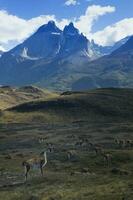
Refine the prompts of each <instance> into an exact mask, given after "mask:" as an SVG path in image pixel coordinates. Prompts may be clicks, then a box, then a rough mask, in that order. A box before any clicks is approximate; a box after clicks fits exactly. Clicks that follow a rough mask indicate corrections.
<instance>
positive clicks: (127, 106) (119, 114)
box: [0, 88, 133, 123]
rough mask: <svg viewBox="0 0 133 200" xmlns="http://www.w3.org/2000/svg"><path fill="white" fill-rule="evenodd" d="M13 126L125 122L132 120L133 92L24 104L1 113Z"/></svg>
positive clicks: (101, 92)
mask: <svg viewBox="0 0 133 200" xmlns="http://www.w3.org/2000/svg"><path fill="white" fill-rule="evenodd" d="M0 119H1V120H11V121H12V120H14V122H15V121H16V122H26V121H28V122H31V121H32V122H37V121H38V122H45V123H46V122H50V123H51V122H53V123H55V122H75V121H88V123H89V122H90V123H91V122H95V123H99V122H103V123H106V122H109V123H111V122H126V121H132V120H133V89H111V88H110V89H96V90H90V91H86V92H77V93H76V92H70V93H69V92H67V93H64V94H62V95H61V96H59V97H56V98H52V99H48V100H41V101H40V100H38V101H32V102H28V103H24V104H21V105H18V106H15V107H13V108H10V109H8V110H6V111H5V112H4V115H2V116H1V118H0Z"/></svg>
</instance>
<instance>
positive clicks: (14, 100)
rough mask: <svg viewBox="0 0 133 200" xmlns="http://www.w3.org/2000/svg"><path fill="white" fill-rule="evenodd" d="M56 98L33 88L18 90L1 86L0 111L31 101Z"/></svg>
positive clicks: (52, 94) (50, 93) (27, 87)
mask: <svg viewBox="0 0 133 200" xmlns="http://www.w3.org/2000/svg"><path fill="white" fill-rule="evenodd" d="M53 96H57V95H56V94H55V93H52V92H49V91H47V90H42V89H40V88H37V87H34V86H24V87H20V88H16V87H10V86H1V87H0V109H2V110H3V109H6V108H8V107H12V106H15V105H18V104H20V103H24V102H27V101H31V100H37V99H41V98H43V99H45V98H49V97H53Z"/></svg>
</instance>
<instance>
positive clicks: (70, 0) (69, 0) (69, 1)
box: [65, 0, 79, 6]
mask: <svg viewBox="0 0 133 200" xmlns="http://www.w3.org/2000/svg"><path fill="white" fill-rule="evenodd" d="M77 4H79V2H77V0H67V1H66V2H65V5H66V6H71V5H72V6H75V5H77Z"/></svg>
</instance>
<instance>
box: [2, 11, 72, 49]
mask: <svg viewBox="0 0 133 200" xmlns="http://www.w3.org/2000/svg"><path fill="white" fill-rule="evenodd" d="M49 20H54V21H55V22H56V23H57V25H58V26H59V27H60V28H63V27H64V25H65V24H67V23H68V22H69V20H67V19H62V20H60V21H58V20H56V17H55V16H54V15H42V16H39V17H35V18H32V19H30V20H25V19H22V18H19V17H17V16H15V15H11V14H9V13H8V12H7V11H5V10H0V22H1V23H0V46H2V47H3V48H6V49H9V48H12V47H13V46H15V45H16V44H18V43H20V42H22V41H23V40H24V39H25V38H27V37H28V36H29V35H31V34H32V33H33V32H34V31H35V30H36V29H37V28H38V27H39V26H41V25H42V24H45V23H47V22H48V21H49Z"/></svg>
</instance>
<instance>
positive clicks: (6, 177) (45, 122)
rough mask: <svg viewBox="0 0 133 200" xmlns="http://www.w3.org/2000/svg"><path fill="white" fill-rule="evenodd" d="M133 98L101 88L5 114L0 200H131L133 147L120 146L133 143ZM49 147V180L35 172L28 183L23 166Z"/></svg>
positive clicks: (122, 91) (46, 174) (1, 132)
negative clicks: (96, 148) (108, 156)
mask: <svg viewBox="0 0 133 200" xmlns="http://www.w3.org/2000/svg"><path fill="white" fill-rule="evenodd" d="M127 97H128V98H127ZM132 98H133V91H132V90H130V89H129V90H126V89H120V90H118V89H108V90H107V89H101V90H94V91H90V92H86V93H76V94H73V93H72V94H67V95H61V97H56V98H52V99H49V100H43V101H42V100H41V101H40V100H39V101H35V102H28V103H24V104H22V105H19V106H15V107H13V108H10V109H7V110H5V111H2V115H1V117H0V120H1V124H0V199H1V200H3V199H4V200H77V199H78V200H88V199H90V200H112V199H114V200H132V199H133V192H132V191H133V183H132V180H133V147H132V145H130V146H129V143H128V142H126V145H124V146H119V143H117V142H116V140H118V141H120V140H124V141H130V143H131V142H132V141H133V134H132V133H133V124H132V119H133V118H132V113H133V110H132V109H133V108H132V104H133V103H132V102H133V101H132ZM74 105H75V107H74ZM98 108H99V109H98ZM9 122H10V123H9ZM40 141H41V142H40ZM49 146H50V147H51V146H52V151H49V150H48V147H49ZM94 147H99V148H101V149H102V151H101V152H100V153H99V154H96V152H95V151H94ZM46 149H47V150H48V152H47V155H48V163H47V166H46V168H45V170H44V177H41V176H40V173H39V172H34V171H31V172H30V177H29V179H28V181H27V182H26V183H25V182H24V171H23V167H22V162H23V161H24V160H27V159H29V158H32V157H35V156H38V155H39V154H40V152H42V151H44V150H46ZM70 151H71V152H74V153H73V154H71V158H70V159H68V152H70ZM103 154H104V155H105V154H106V155H108V154H109V155H111V162H110V163H109V165H108V163H107V162H104V157H103Z"/></svg>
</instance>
